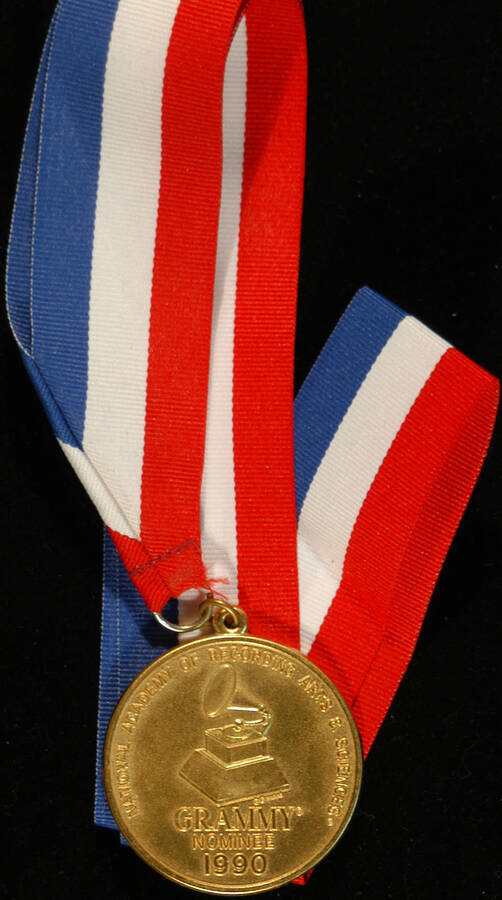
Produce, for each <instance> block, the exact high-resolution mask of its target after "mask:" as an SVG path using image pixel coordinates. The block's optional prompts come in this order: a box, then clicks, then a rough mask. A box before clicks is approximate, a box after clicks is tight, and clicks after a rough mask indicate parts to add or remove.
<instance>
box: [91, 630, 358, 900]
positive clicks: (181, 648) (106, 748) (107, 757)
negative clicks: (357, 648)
mask: <svg viewBox="0 0 502 900" xmlns="http://www.w3.org/2000/svg"><path fill="white" fill-rule="evenodd" d="M228 640H230V641H251V642H252V643H254V644H261V645H265V646H267V647H269V648H271V647H273V648H279V649H280V650H281V651H283V652H285V653H289V654H291V655H292V656H293V657H296V658H300V660H301V661H302V663H303V664H304V665H306V666H307V667H308V668H309V669H311V671H313V672H315V674H316V676H317V677H320V678H322V680H323V681H324V682H326V683H327V684H328V686H329V687H330V689H331V690H334V692H335V694H336V695H337V698H338V700H339V702H340V704H341V706H342V709H343V711H344V712H345V715H346V717H347V721H348V723H349V726H350V730H351V732H352V735H353V738H354V745H355V752H356V776H355V783H354V790H353V793H352V796H351V798H350V803H349V805H348V807H347V811H346V815H345V821H344V823H343V826H342V827H341V829H340V830H339V831H338V832H337V833H336V835H335V836H334V837H333V839H332V841H330V842H329V843H328V844H327V845H326V846H325V847H324V848H323V849H322V850H321V851H320V852H318V853H317V854H316V855H315V856H313V857H312V859H311V860H309V862H308V863H307V865H302V866H301V867H300V868H299V869H297V870H295V871H294V872H292V873H288V874H287V875H285V876H282V877H277V878H275V879H274V880H273V881H272V882H268V883H267V884H262V885H256V887H254V886H251V887H249V888H247V887H246V888H243V887H242V886H241V885H235V888H233V887H232V886H230V887H227V888H225V890H223V889H222V888H218V887H216V886H214V887H213V886H212V885H204V884H203V883H202V882H201V883H200V885H199V884H197V883H194V882H193V881H191V880H187V879H186V878H184V877H183V876H180V875H178V873H173V872H171V871H170V870H168V867H167V866H166V865H165V864H159V862H158V861H157V860H156V859H155V858H154V857H153V856H152V855H151V854H150V853H149V851H148V850H146V849H145V848H144V847H143V846H142V845H141V844H140V843H139V841H137V840H136V839H135V837H134V835H133V834H132V832H130V831H129V829H128V827H127V822H125V821H124V817H123V816H122V814H121V810H120V807H119V806H118V804H117V803H116V802H115V797H114V794H113V789H112V766H111V752H110V751H111V748H112V741H113V734H114V731H115V725H116V722H117V719H119V718H120V716H121V714H122V710H123V707H124V706H126V705H127V703H128V702H129V695H130V693H132V692H133V690H135V689H137V687H136V686H137V682H138V681H141V680H142V679H143V678H144V676H145V674H146V672H148V670H149V669H151V668H152V667H155V666H157V665H158V663H159V662H160V660H161V659H163V658H165V657H170V658H172V656H173V654H176V655H177V654H178V653H181V654H183V653H186V652H187V650H189V649H190V648H192V647H194V646H200V645H201V644H210V643H214V642H215V641H218V642H219V641H228ZM101 771H102V778H103V784H104V788H105V793H106V799H107V801H108V805H109V807H110V811H111V813H112V815H113V818H114V821H115V824H116V825H117V827H118V829H119V833H120V834H122V835H123V836H124V837H125V839H126V840H127V843H128V844H129V846H130V847H131V849H132V850H134V852H135V853H136V854H137V856H139V857H140V859H142V860H143V861H144V862H146V863H147V864H148V865H149V866H150V867H151V868H152V869H154V870H155V871H156V872H158V873H159V875H162V876H163V877H164V878H168V879H169V880H170V881H172V882H174V883H175V884H179V885H181V886H182V887H186V888H189V889H190V890H194V891H198V892H199V893H203V894H204V893H205V894H213V895H219V896H224V895H228V896H229V895H239V894H240V895H241V896H245V895H247V894H249V895H251V894H261V893H265V892H267V891H273V890H276V889H277V888H279V887H282V886H284V885H285V884H289V883H291V882H292V881H294V880H295V879H296V878H299V877H300V876H301V875H304V874H305V872H308V871H310V870H311V869H313V868H314V867H315V866H316V865H318V863H319V862H321V860H322V859H324V857H325V856H327V854H328V853H330V852H331V850H332V849H333V847H335V845H336V844H337V843H338V841H339V840H340V839H341V838H342V836H343V835H344V834H345V832H346V830H347V828H348V826H349V824H350V822H351V821H352V817H353V815H354V810H355V808H356V805H357V802H358V800H359V795H360V792H361V782H362V774H363V751H362V745H361V738H360V735H359V730H358V728H357V725H356V723H355V721H354V717H353V715H352V712H351V710H350V709H349V707H348V705H347V703H346V701H345V698H344V697H343V696H342V694H341V693H340V691H339V690H338V688H337V686H336V685H335V684H334V682H332V681H331V679H330V678H329V677H328V676H327V675H326V674H325V673H324V672H323V670H322V669H320V668H319V666H316V664H315V663H313V662H311V660H309V659H308V658H307V657H306V656H304V655H303V653H301V652H300V651H299V650H297V649H296V648H294V647H289V646H288V645H287V644H280V643H278V641H273V640H270V639H268V638H261V637H258V636H257V635H251V634H247V633H246V634H239V635H230V634H210V635H205V636H203V637H199V638H195V639H194V640H192V641H187V642H186V643H183V644H178V645H177V646H176V647H172V648H170V649H169V650H166V651H165V652H164V653H161V654H160V655H159V656H158V657H157V658H156V659H154V660H152V661H151V662H149V663H148V665H146V666H144V668H143V669H142V670H141V671H140V672H138V674H137V675H136V677H135V678H134V679H133V680H132V681H131V683H130V684H129V685H128V686H127V688H126V689H125V691H124V692H123V693H122V695H121V697H120V699H119V701H118V703H117V705H116V706H115V709H114V711H113V713H112V715H111V718H110V721H109V723H108V727H107V730H106V736H105V741H104V744H103V759H102V767H101Z"/></svg>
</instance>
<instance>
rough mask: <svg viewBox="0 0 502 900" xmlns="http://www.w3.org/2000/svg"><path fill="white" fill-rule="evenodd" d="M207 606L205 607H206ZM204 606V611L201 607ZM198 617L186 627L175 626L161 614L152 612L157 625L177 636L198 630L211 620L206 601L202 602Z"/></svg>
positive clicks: (209, 609)
mask: <svg viewBox="0 0 502 900" xmlns="http://www.w3.org/2000/svg"><path fill="white" fill-rule="evenodd" d="M206 604H207V605H206ZM203 606H204V609H202V607H203ZM199 611H200V616H199V618H198V619H197V620H196V621H195V622H191V623H189V624H188V625H175V624H174V622H168V621H167V619H164V616H163V615H162V613H157V612H154V614H153V616H154V619H157V622H158V623H159V625H162V627H163V628H167V630H168V631H175V632H176V633H177V634H184V633H185V632H187V631H197V629H198V628H202V626H203V625H205V624H206V622H209V619H210V618H211V606H210V605H209V604H208V602H207V599H206V600H203V601H202V603H201V605H200V607H199Z"/></svg>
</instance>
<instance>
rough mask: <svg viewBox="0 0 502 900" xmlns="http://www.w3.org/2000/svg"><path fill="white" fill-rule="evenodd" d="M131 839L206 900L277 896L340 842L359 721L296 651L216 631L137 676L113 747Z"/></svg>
mask: <svg viewBox="0 0 502 900" xmlns="http://www.w3.org/2000/svg"><path fill="white" fill-rule="evenodd" d="M103 766H104V782H105V787H106V793H107V797H108V802H109V804H110V807H111V810H112V813H113V815H114V817H115V820H116V822H117V825H118V826H119V828H120V831H121V832H122V834H123V835H124V836H125V838H126V839H127V841H128V842H129V844H130V845H131V847H132V848H133V849H134V850H135V851H136V852H137V853H138V854H139V855H140V856H141V857H142V858H143V859H144V860H145V861H146V862H148V863H149V864H150V865H151V866H152V867H153V868H154V869H156V870H157V871H158V872H160V873H161V874H162V875H165V876H166V877H167V878H171V879H172V880H173V881H176V882H178V883H179V884H183V885H185V886H186V887H190V888H194V889H195V890H199V891H204V892H205V893H208V894H211V893H212V894H253V893H258V892H259V891H266V890H271V889H272V888H277V887H279V886H280V885H282V884H285V883H286V882H289V881H291V880H292V879H294V878H296V877H298V876H299V875H301V874H302V873H303V872H305V871H307V870H308V869H310V868H311V867H312V866H314V865H315V864H316V863H317V862H319V860H320V859H321V858H322V857H323V856H324V855H325V854H326V853H327V852H328V851H329V850H330V849H331V848H332V847H333V845H334V844H335V843H336V842H337V841H338V839H339V838H340V837H341V835H342V834H343V832H344V830H345V828H346V826H347V824H348V822H349V820H350V818H351V815H352V812H353V810H354V806H355V803H356V801H357V796H358V793H359V787H360V782H361V772H362V755H361V747H360V742H359V736H358V733H357V729H356V726H355V724H354V721H353V719H352V716H351V714H350V712H349V710H348V708H347V706H346V704H345V702H344V700H343V698H342V697H341V696H340V694H339V693H338V691H337V690H336V688H335V687H334V685H333V684H332V683H331V681H329V679H328V678H326V676H325V675H324V674H323V673H322V672H321V671H320V670H319V669H318V668H316V666H314V665H313V664H312V663H310V662H309V661H308V660H307V659H305V657H303V656H301V654H300V653H298V652H297V651H295V650H292V649H290V648H288V647H283V646H281V645H279V644H276V643H273V642H271V641H267V640H261V639H260V638H256V637H250V636H249V635H243V636H239V637H228V636H224V635H215V636H212V637H207V638H201V639H199V640H195V641H193V642H192V643H190V644H185V645H180V646H178V647H177V648H176V649H175V650H171V651H169V652H168V653H166V654H164V655H163V656H161V657H159V659H157V660H155V662H153V663H151V664H150V665H149V666H148V667H147V668H146V669H144V670H143V672H141V674H140V675H138V677H137V678H136V679H135V680H134V681H133V683H132V684H131V686H130V687H129V688H128V690H127V691H126V692H125V694H124V695H123V697H122V699H121V700H120V702H119V704H118V706H117V708H116V710H115V712H114V714H113V717H112V719H111V722H110V725H109V728H108V733H107V737H106V744H105V751H104V763H103Z"/></svg>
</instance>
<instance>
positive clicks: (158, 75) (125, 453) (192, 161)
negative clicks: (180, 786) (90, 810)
mask: <svg viewBox="0 0 502 900" xmlns="http://www.w3.org/2000/svg"><path fill="white" fill-rule="evenodd" d="M305 103H306V55H305V36H304V26H303V19H302V13H301V7H300V6H299V4H298V3H297V0H250V2H249V3H247V4H245V5H243V4H241V3H240V2H237V0H220V2H218V3H215V2H214V0H212V2H209V0H62V2H60V3H59V5H58V8H57V11H56V13H55V17H54V20H53V23H52V25H51V30H50V33H49V36H48V39H47V43H46V47H45V50H44V54H43V58H42V62H41V66H40V71H39V75H38V80H37V86H36V89H35V94H34V98H33V103H32V109H31V113H30V120H29V124H28V129H27V134H26V142H25V149H24V154H23V162H22V166H21V172H20V178H19V184H18V193H17V199H16V206H15V210H14V215H13V224H12V234H11V242H10V250H9V268H8V305H9V314H10V318H11V322H12V327H13V331H14V334H15V335H16V338H17V340H18V343H19V345H20V348H21V351H22V355H23V359H24V362H25V364H26V367H27V369H28V371H29V373H30V375H31V377H32V379H33V382H34V384H35V386H36V388H37V390H38V392H39V394H40V397H41V399H42V402H43V403H44V406H45V408H46V410H47V413H48V415H49V418H50V420H51V422H52V425H53V427H54V430H55V432H56V435H57V437H58V440H59V442H60V444H61V446H62V448H63V450H64V452H65V453H66V455H67V457H68V459H69V460H70V462H71V463H72V465H73V466H74V468H75V470H76V472H77V474H78V475H79V477H80V478H81V480H82V482H83V484H84V486H85V488H86V489H87V491H88V492H89V494H90V496H91V497H92V499H93V500H94V502H95V504H96V506H97V509H98V510H99V512H100V514H101V516H102V518H103V520H104V522H105V524H106V526H107V528H108V537H107V538H106V546H105V588H104V613H103V625H104V628H103V637H102V667H101V701H100V704H101V705H100V718H99V736H100V740H102V737H103V733H104V729H105V727H106V722H107V719H108V717H109V714H110V713H111V709H112V707H113V705H114V704H115V702H116V700H117V699H118V696H119V694H120V693H121V691H122V690H123V689H124V688H125V687H126V686H127V683H129V681H130V680H131V678H132V677H133V676H134V675H135V674H136V673H137V671H139V669H141V668H142V667H143V666H144V665H145V664H146V663H147V662H148V661H149V660H150V659H152V658H154V657H155V656H156V655H157V654H158V653H159V652H161V651H162V650H163V649H165V639H164V638H165V636H164V634H163V633H162V634H159V633H158V632H159V629H157V630H155V629H154V627H153V624H152V617H151V616H150V615H149V613H148V612H147V610H146V609H144V608H142V606H141V604H140V602H139V600H140V597H143V599H144V600H145V602H146V604H147V606H148V608H149V609H150V610H153V611H155V610H160V609H162V608H163V607H164V605H165V604H166V603H167V602H168V601H169V602H170V607H168V610H169V609H170V610H171V611H170V613H168V614H170V615H171V617H173V618H174V616H176V615H178V616H179V619H180V621H184V620H186V619H191V618H192V617H193V609H194V602H196V597H197V593H196V592H195V593H194V592H192V593H189V594H187V593H186V592H187V590H188V589H190V588H203V587H207V586H208V585H211V586H213V587H216V588H217V589H218V590H220V591H222V592H223V593H224V594H225V595H226V596H227V597H228V598H229V599H230V600H231V601H232V602H241V603H242V604H243V605H244V607H245V609H246V612H247V614H248V617H249V621H250V628H251V630H252V631H253V632H254V633H255V634H258V635H261V636H263V637H269V638H272V639H275V640H278V641H282V642H284V643H287V644H290V645H293V646H298V647H300V649H301V650H302V652H304V653H305V654H307V655H308V656H309V657H310V658H311V659H312V660H313V661H314V662H315V663H317V664H318V665H320V666H321V668H322V669H324V671H325V672H326V673H327V674H328V675H329V676H330V677H331V678H332V679H333V681H334V682H335V683H336V684H337V685H338V687H339V689H340V690H341V691H342V692H343V694H344V696H345V697H346V699H347V701H348V702H349V704H350V706H351V708H352V710H353V713H354V716H355V718H356V721H357V724H358V727H359V730H360V733H361V736H362V740H363V746H364V750H365V752H366V753H367V752H368V750H369V748H370V746H371V744H372V742H373V740H374V737H375V735H376V732H377V730H378V728H379V726H380V724H381V722H382V720H383V718H384V716H385V713H386V711H387V709H388V707H389V705H390V703H391V700H392V697H393V696H394V693H395V691H396V689H397V686H398V684H399V682H400V680H401V678H402V675H403V674H404V671H405V669H406V666H407V664H408V661H409V659H410V656H411V653H412V651H413V647H414V644H415V641H416V638H417V635H418V631H419V629H420V625H421V621H422V618H423V615H424V613H425V610H426V607H427V603H428V599H429V597H430V594H431V592H432V589H433V587H434V584H435V581H436V579H437V576H438V574H439V570H440V567H441V564H442V562H443V559H444V557H445V555H446V552H447V549H448V547H449V544H450V542H451V539H452V537H453V534H454V532H455V529H456V527H457V525H458V522H459V519H460V517H461V515H462V512H463V509H464V508H465V505H466V503H467V501H468V498H469V496H470V493H471V490H472V488H473V486H474V483H475V480H476V477H477V475H478V472H479V469H480V467H481V464H482V461H483V458H484V455H485V453H486V449H487V445H488V441H489V437H490V434H491V429H492V426H493V420H494V416H495V409H496V403H497V390H498V385H497V382H496V381H495V379H493V378H492V377H491V376H490V375H488V374H487V373H486V372H484V371H483V370H482V369H480V368H479V367H478V366H476V365H475V364H474V363H471V362H470V361H469V360H468V359H466V358H465V357H464V356H462V354H460V353H458V352H457V351H456V350H454V349H453V348H451V347H450V346H449V345H448V344H447V343H446V342H445V341H443V340H442V339H441V338H439V337H437V336H436V335H434V334H433V333H432V332H431V331H430V330H429V329H427V328H426V327H425V326H423V325H421V324H420V323H419V322H418V321H417V320H415V319H414V318H412V317H410V316H407V315H406V314H405V313H403V312H402V311H401V310H399V309H398V308H397V307H395V306H394V305H393V304H391V303H389V302H388V301H386V300H384V299H383V298H382V297H380V296H378V295H377V294H375V293H374V292H372V291H370V290H369V289H367V288H365V289H363V290H362V291H360V292H359V293H358V295H357V296H356V297H355V298H354V300H353V301H352V303H351V305H350V306H349V308H348V310H347V312H346V313H345V315H344V316H343V318H342V319H341V321H340V323H339V325H338V326H337V328H336V329H335V331H334V332H333V334H332V336H331V338H330V339H329V341H328V343H327V344H326V346H325V348H324V350H323V351H322V353H321V355H320V357H319V359H318V361H317V363H316V364H315V366H314V368H313V370H312V372H311V373H310V375H309V376H308V378H307V380H306V382H305V384H304V386H303V387H302V389H301V391H300V393H299V395H298V397H297V399H296V401H295V408H294V422H293V402H292V396H293V394H292V386H293V377H292V376H293V344H294V322H295V303H296V284H297V271H298V248H299V233H300V222H301V203H302V187H303V163H304V139H305ZM112 540H113V544H112ZM115 548H117V549H118V551H119V553H120V556H121V560H122V561H121V560H120V559H119V557H118V555H117V552H116V549H115ZM180 595H183V596H182V597H181V599H180V600H178V601H176V600H172V599H171V600H170V598H176V597H180ZM96 816H97V821H99V822H100V823H103V824H111V817H110V816H109V813H108V812H107V810H106V807H105V801H104V797H103V795H102V792H101V788H100V785H99V784H98V793H97V806H96Z"/></svg>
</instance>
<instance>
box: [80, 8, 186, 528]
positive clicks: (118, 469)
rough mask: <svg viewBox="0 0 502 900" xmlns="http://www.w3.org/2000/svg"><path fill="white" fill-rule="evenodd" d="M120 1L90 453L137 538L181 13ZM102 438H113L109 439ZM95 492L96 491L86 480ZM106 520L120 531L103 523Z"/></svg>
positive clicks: (100, 193)
mask: <svg viewBox="0 0 502 900" xmlns="http://www.w3.org/2000/svg"><path fill="white" fill-rule="evenodd" d="M178 5H179V3H178V2H175V0H172V2H167V0H150V2H149V3H148V4H144V3H143V4H138V3H137V2H136V0H121V2H120V4H119V6H118V9H117V14H116V18H115V22H114V26H113V32H112V36H111V39H110V46H109V50H108V59H107V65H106V74H105V82H104V96H103V120H102V136H101V157H100V168H99V182H98V190H97V200H96V217H95V228H94V245H93V257H92V273H91V291H90V306H89V351H88V387H87V405H86V414H85V429H84V438H83V448H84V452H85V453H86V454H87V455H88V456H89V459H90V460H91V462H92V464H93V466H94V467H95V469H96V470H97V472H98V473H99V475H100V476H101V478H102V479H103V481H104V482H105V483H106V484H107V485H108V486H109V488H110V491H111V494H112V496H113V497H114V499H115V501H116V504H117V505H118V507H120V509H121V510H122V513H123V516H124V518H125V519H126V520H127V521H128V523H129V529H128V531H126V532H124V528H123V527H121V528H117V530H118V531H120V532H121V533H122V534H124V533H126V534H133V535H135V536H137V535H139V530H140V519H141V470H142V460H143V445H144V425H145V397H146V378H147V366H148V338H149V319H150V295H151V283H152V270H153V256H154V248H155V234H156V223H157V206H158V194H159V181H160V166H161V121H162V115H161V113H162V90H163V79H164V67H165V60H166V55H167V50H168V46H169V40H170V36H171V31H172V27H173V23H174V19H175V15H176V12H177V9H178ZM104 435H106V438H105V439H104V437H103V436H104ZM86 487H87V490H90V488H89V485H88V483H87V482H86ZM105 522H106V524H107V525H110V526H111V527H112V528H115V527H116V526H115V525H112V523H111V522H110V521H109V519H107V518H106V516H105Z"/></svg>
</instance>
